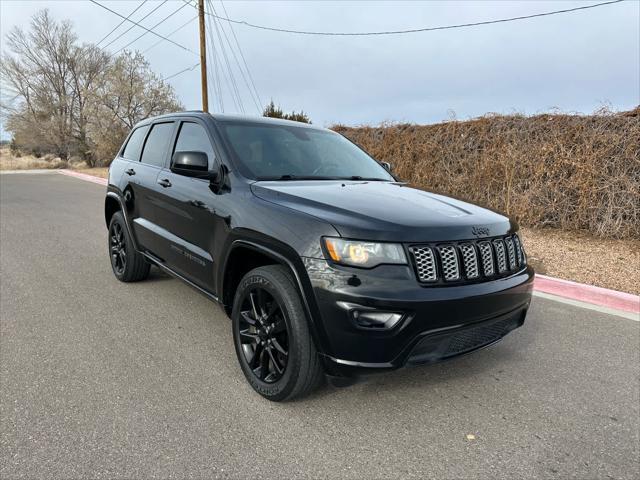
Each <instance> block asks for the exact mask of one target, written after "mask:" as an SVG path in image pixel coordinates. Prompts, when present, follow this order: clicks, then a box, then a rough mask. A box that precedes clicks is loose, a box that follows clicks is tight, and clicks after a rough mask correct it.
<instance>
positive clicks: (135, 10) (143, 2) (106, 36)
mask: <svg viewBox="0 0 640 480" xmlns="http://www.w3.org/2000/svg"><path fill="white" fill-rule="evenodd" d="M147 1H148V0H143V1H142V3H140V5H138V6H137V7H136V8H135V9H134V10H133V11H132V12H131V13H130V14H129V15H127V18H131V15H133V14H134V13H136V12H137V11H138V10H140V7H142V6H143V5H144V4H145V3H147ZM126 21H127V20H126V19H124V18H123V19H122V20H121V21H120V23H119V24H118V25H116V26H115V27H113V29H112V30H111V31H110V32H109V33H107V34H106V35H105V36H104V37H102V38H101V39H100V41H98V42H96V46H99V45H100V44H101V43H102V42H104V41H105V40H106V39H107V38H108V37H109V36H110V35H111V34H112V33H113V32H115V31H116V30H117V29H118V28H120V26H121V25H122V24H123V23H124V22H126Z"/></svg>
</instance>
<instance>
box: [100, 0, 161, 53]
mask: <svg viewBox="0 0 640 480" xmlns="http://www.w3.org/2000/svg"><path fill="white" fill-rule="evenodd" d="M168 1H169V0H164V2H162V3H160V4H158V5H156V8H154V9H153V10H151V11H150V12H148V13H147V14H146V15H145V16H144V17H142V18H141V19H140V20H138V22H141V21H143V20H144V19H145V18H147V17H148V16H150V15H152V14H153V13H154V12H155V11H156V10H158V9H159V8H160V7H161V6H162V5H164V4H165V3H167V2H168ZM126 20H130V19H129V18H128V17H127V18H125V19H124V20H123V22H124V21H126ZM134 28H135V24H134V25H131V26H130V27H129V28H127V29H126V30H125V31H124V32H122V33H121V34H120V35H118V36H117V37H116V38H114V39H113V40H111V41H110V42H109V43H107V44H106V45H105V46H104V47H102V49H103V50H105V49H106V48H107V47H108V46H109V45H111V44H113V43H115V42H117V41H118V40H119V39H120V38H122V37H123V36H125V35H126V34H127V33H129V32H130V31H131V30H133V29H134Z"/></svg>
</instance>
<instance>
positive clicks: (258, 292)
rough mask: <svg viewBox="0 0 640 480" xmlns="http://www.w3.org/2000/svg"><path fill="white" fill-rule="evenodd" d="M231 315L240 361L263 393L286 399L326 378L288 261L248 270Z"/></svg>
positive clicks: (265, 395)
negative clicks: (283, 263)
mask: <svg viewBox="0 0 640 480" xmlns="http://www.w3.org/2000/svg"><path fill="white" fill-rule="evenodd" d="M274 302H277V304H278V305H277V307H275V306H274ZM253 305H256V307H255V308H253ZM256 316H257V319H256ZM231 318H232V325H233V340H234V345H235V348H236V354H237V356H238V361H239V362H240V367H241V368H242V371H243V373H244V375H245V377H246V379H247V381H248V382H249V384H250V385H251V386H252V387H253V389H254V390H255V391H256V392H258V393H259V394H260V395H262V396H263V397H265V398H266V399H268V400H272V401H274V402H281V401H287V400H292V399H294V398H300V397H303V396H305V395H307V394H309V393H311V391H313V390H314V389H315V388H316V387H318V386H319V385H320V384H321V383H322V381H323V379H324V371H323V369H322V366H321V364H320V359H319V357H318V354H317V352H316V348H315V345H314V343H313V339H312V338H311V334H310V333H309V326H308V320H307V315H306V314H305V310H304V308H303V306H302V301H301V299H300V294H299V292H298V289H297V288H296V286H295V284H294V283H293V281H292V279H291V277H290V276H289V274H288V271H287V270H286V269H285V268H284V267H282V266H280V265H269V266H265V267H259V268H256V269H254V270H251V271H250V272H249V273H247V274H246V275H245V276H244V277H243V278H242V280H241V281H240V284H239V286H238V289H237V291H236V295H235V299H234V302H233V310H232V314H231ZM252 321H253V322H254V323H253V324H252V323H251V322H252ZM284 327H286V332H284V333H283V330H282V329H283V328H284ZM265 332H266V333H265ZM284 334H286V337H285V336H283V335H284ZM262 342H264V343H265V344H264V345H263V346H262V345H259V344H260V343H262ZM283 350H286V352H287V354H286V355H284V354H283V353H282V352H283ZM258 352H259V353H258ZM265 359H266V362H265ZM265 363H266V367H265ZM278 366H279V367H280V369H283V372H279V369H278V368H277V367H278ZM265 369H266V372H267V373H266V374H265Z"/></svg>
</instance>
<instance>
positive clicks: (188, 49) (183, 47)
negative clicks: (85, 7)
mask: <svg viewBox="0 0 640 480" xmlns="http://www.w3.org/2000/svg"><path fill="white" fill-rule="evenodd" d="M89 1H90V2H91V3H95V4H96V5H98V6H99V7H101V8H104V9H105V10H108V11H109V12H111V13H113V14H114V15H117V16H119V17H120V18H124V19H126V20H127V21H128V22H131V23H133V24H135V25H137V26H139V27H140V28H143V29H145V30H147V31H148V32H149V33H153V34H154V35H155V36H156V37H158V38H162V39H163V40H166V41H167V42H169V43H172V44H173V45H175V46H176V47H180V48H181V49H182V50H185V51H187V52H191V53H195V52H194V51H193V50H191V49H190V48H187V47H185V46H184V45H181V44H179V43H178V42H174V41H173V40H171V39H169V38H167V37H164V36H162V35H160V34H159V33H156V32H154V31H153V30H151V29H149V28H147V27H145V26H143V25H140V24H139V23H138V22H134V21H133V20H131V19H128V18H126V17H124V16H122V15H120V14H119V13H118V12H116V11H114V10H111V9H110V8H109V7H105V6H104V5H102V4H101V3H98V2H97V1H96V0H89Z"/></svg>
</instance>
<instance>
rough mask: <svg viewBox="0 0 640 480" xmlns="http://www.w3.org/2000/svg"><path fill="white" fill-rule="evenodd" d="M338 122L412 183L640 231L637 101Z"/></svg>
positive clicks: (533, 217) (520, 216)
mask: <svg viewBox="0 0 640 480" xmlns="http://www.w3.org/2000/svg"><path fill="white" fill-rule="evenodd" d="M333 128H334V129H335V130H336V131H339V132H340V133H343V134H345V135H346V136H347V137H349V138H350V139H351V140H353V141H354V142H356V143H357V144H359V145H361V146H362V147H363V148H364V149H365V150H367V151H368V152H370V153H371V154H372V155H373V156H374V157H375V158H377V159H378V160H384V161H388V162H391V163H392V164H393V167H394V172H395V173H396V174H397V175H398V176H399V177H400V178H401V179H403V180H405V181H407V182H409V183H410V184H412V185H415V186H417V187H420V188H424V189H426V190H430V191H434V192H438V193H444V194H447V195H450V196H453V197H457V198H460V199H464V200H468V201H471V202H474V203H478V204H481V205H485V206H487V207H489V208H493V209H496V210H500V211H503V212H506V213H508V214H509V215H511V216H513V217H515V218H516V219H517V220H518V221H519V222H520V223H521V224H522V225H525V226H535V227H543V226H553V227H559V228H563V229H582V230H588V231H590V232H591V233H593V234H595V235H597V236H600V237H611V238H640V107H637V108H636V109H634V110H632V111H630V112H621V113H612V112H610V111H608V110H600V111H598V112H595V113H594V114H593V115H586V116H585V115H565V114H545V115H536V116H532V117H526V116H523V115H487V116H484V117H481V118H478V119H473V120H468V121H451V122H445V123H440V124H436V125H409V124H402V125H382V126H380V127H355V128H351V127H344V126H340V125H338V126H335V127H333Z"/></svg>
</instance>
